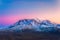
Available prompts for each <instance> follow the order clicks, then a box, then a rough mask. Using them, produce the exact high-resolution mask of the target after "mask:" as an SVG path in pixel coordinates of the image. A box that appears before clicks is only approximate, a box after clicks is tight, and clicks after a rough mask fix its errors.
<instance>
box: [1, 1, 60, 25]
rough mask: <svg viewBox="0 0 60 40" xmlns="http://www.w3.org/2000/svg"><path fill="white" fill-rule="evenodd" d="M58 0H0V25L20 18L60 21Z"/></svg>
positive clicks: (11, 22)
mask: <svg viewBox="0 0 60 40" xmlns="http://www.w3.org/2000/svg"><path fill="white" fill-rule="evenodd" d="M58 1H59V0H0V25H8V24H13V23H15V22H16V21H18V20H20V19H31V18H33V19H36V18H38V19H40V20H45V19H47V20H51V21H52V22H56V23H60V11H59V10H60V7H59V2H58Z"/></svg>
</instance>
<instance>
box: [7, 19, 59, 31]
mask: <svg viewBox="0 0 60 40" xmlns="http://www.w3.org/2000/svg"><path fill="white" fill-rule="evenodd" d="M59 27H60V25H59V24H54V23H52V22H50V21H49V20H43V21H38V20H35V19H23V20H19V21H18V22H16V23H15V24H13V25H11V26H9V27H8V28H7V29H9V30H11V31H17V30H20V31H22V30H26V29H28V30H33V31H39V32H41V31H42V32H44V31H45V32H50V31H57V29H58V28H59Z"/></svg>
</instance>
